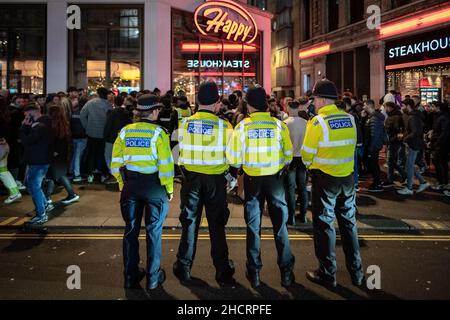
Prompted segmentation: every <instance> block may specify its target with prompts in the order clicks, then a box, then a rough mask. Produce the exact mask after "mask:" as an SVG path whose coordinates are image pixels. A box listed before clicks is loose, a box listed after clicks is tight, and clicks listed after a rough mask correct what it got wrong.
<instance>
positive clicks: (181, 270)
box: [173, 261, 191, 282]
mask: <svg viewBox="0 0 450 320" xmlns="http://www.w3.org/2000/svg"><path fill="white" fill-rule="evenodd" d="M173 274H174V275H175V277H177V278H178V280H180V281H181V282H187V281H190V280H191V271H190V269H189V268H187V267H185V266H182V265H181V264H179V263H178V261H177V262H175V263H174V264H173Z"/></svg>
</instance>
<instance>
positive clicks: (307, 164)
mask: <svg viewBox="0 0 450 320" xmlns="http://www.w3.org/2000/svg"><path fill="white" fill-rule="evenodd" d="M302 161H303V163H304V165H305V166H310V165H311V163H312V162H311V161H304V160H302Z"/></svg>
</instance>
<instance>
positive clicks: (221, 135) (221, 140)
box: [217, 118, 225, 151]
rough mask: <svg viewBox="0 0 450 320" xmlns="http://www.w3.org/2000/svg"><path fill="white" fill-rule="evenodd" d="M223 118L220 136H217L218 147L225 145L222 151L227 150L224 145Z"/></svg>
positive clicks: (220, 122) (220, 123)
mask: <svg viewBox="0 0 450 320" xmlns="http://www.w3.org/2000/svg"><path fill="white" fill-rule="evenodd" d="M223 123H224V122H223V120H222V119H220V118H219V137H218V138H217V147H223V148H224V149H223V150H222V151H225V146H223Z"/></svg>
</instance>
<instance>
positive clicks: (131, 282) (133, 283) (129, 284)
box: [123, 269, 145, 289]
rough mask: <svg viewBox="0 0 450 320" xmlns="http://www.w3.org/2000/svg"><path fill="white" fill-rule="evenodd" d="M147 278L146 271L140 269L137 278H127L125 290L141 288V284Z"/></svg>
mask: <svg viewBox="0 0 450 320" xmlns="http://www.w3.org/2000/svg"><path fill="white" fill-rule="evenodd" d="M144 278H145V270H144V269H139V271H138V274H137V276H136V277H127V276H125V282H124V285H123V286H124V288H125V289H136V288H139V287H140V284H139V283H140V282H141V281H142V279H144Z"/></svg>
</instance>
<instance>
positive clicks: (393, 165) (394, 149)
mask: <svg viewBox="0 0 450 320" xmlns="http://www.w3.org/2000/svg"><path fill="white" fill-rule="evenodd" d="M384 107H385V109H386V112H387V115H388V117H387V119H386V122H385V123H384V126H385V129H386V134H387V137H388V152H387V163H388V173H387V179H386V180H385V181H384V182H383V183H382V186H383V187H384V188H387V187H391V186H393V185H394V172H395V170H397V171H398V173H399V174H400V176H401V179H402V180H401V181H402V182H404V181H405V180H406V172H405V171H404V170H403V168H402V167H401V166H400V165H399V163H398V159H399V152H400V148H401V145H402V144H403V133H404V131H405V124H404V122H403V114H402V113H401V112H400V108H399V106H398V105H397V104H395V103H393V102H386V103H385V104H384Z"/></svg>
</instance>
